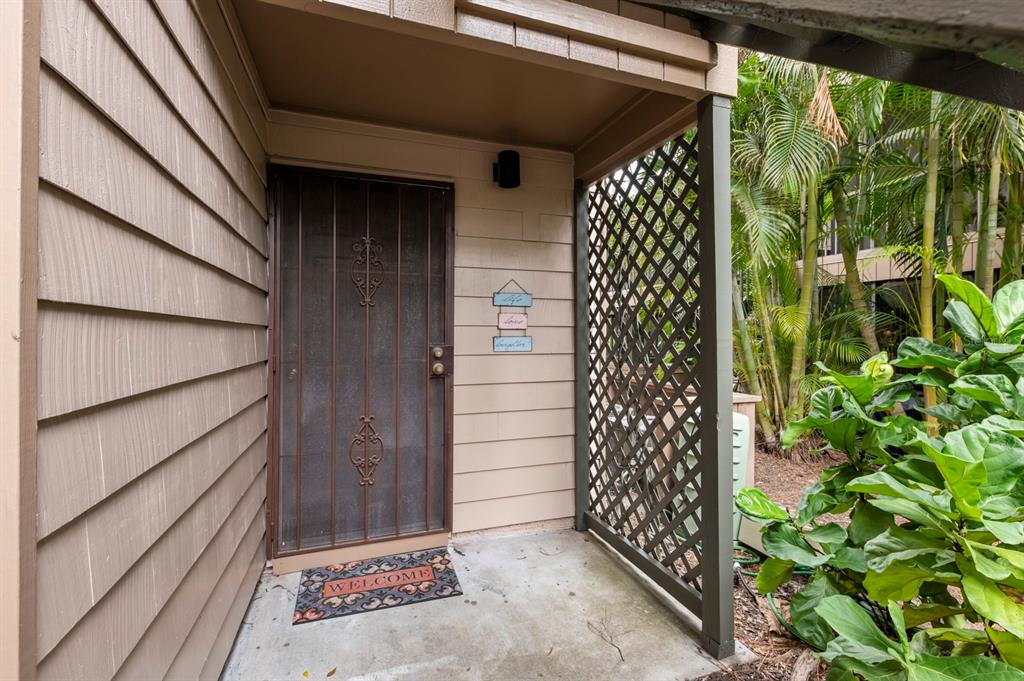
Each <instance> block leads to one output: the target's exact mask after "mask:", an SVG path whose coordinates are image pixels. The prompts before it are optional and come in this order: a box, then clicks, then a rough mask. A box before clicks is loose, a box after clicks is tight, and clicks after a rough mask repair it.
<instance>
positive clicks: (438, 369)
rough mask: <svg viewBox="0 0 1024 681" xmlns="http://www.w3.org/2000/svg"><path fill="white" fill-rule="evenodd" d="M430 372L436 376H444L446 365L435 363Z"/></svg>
mask: <svg viewBox="0 0 1024 681" xmlns="http://www.w3.org/2000/svg"><path fill="white" fill-rule="evenodd" d="M430 372H431V373H432V374H434V375H435V376H444V365H443V364H441V363H440V362H434V365H433V366H432V367H430Z"/></svg>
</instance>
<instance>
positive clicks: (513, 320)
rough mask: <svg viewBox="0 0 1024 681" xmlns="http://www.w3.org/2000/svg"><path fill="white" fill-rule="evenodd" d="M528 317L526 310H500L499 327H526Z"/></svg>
mask: <svg viewBox="0 0 1024 681" xmlns="http://www.w3.org/2000/svg"><path fill="white" fill-rule="evenodd" d="M526 326H527V317H526V313H525V312H499V313H498V328H499V329H525V328H526Z"/></svg>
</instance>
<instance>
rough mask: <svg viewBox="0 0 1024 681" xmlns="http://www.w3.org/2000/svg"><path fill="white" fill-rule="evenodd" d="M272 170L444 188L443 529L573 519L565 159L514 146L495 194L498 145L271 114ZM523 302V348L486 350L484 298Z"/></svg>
mask: <svg viewBox="0 0 1024 681" xmlns="http://www.w3.org/2000/svg"><path fill="white" fill-rule="evenodd" d="M270 120H271V124H270V147H271V154H272V156H273V157H274V159H275V160H278V161H280V162H282V163H300V164H311V165H323V166H326V167H336V168H342V169H347V170H353V171H359V172H371V173H381V174H387V175H397V176H406V177H421V178H426V179H437V180H446V181H452V182H454V183H455V233H456V238H455V365H454V372H455V374H454V376H455V400H454V410H455V419H454V421H455V423H454V460H455V465H454V487H453V496H454V504H455V509H454V511H455V514H454V519H453V520H454V530H455V531H456V532H460V531H465V530H475V529H481V528H491V527H500V526H503V525H513V524H517V523H526V522H534V521H540V520H550V519H555V518H565V517H568V516H571V515H572V513H573V493H572V489H573V474H572V460H573V410H572V406H573V277H572V268H573V255H572V245H571V244H572V218H571V216H572V209H573V206H572V178H573V172H572V171H573V168H572V156H571V154H568V153H564V152H559V151H550V150H546V149H534V148H519V151H520V154H521V156H522V180H523V184H522V186H521V187H519V188H518V189H513V190H507V189H499V188H498V187H497V185H495V184H494V183H493V181H492V180H491V164H492V163H493V162H494V160H495V156H496V154H497V152H498V151H499V150H500V149H503V148H505V147H504V146H503V145H499V144H493V143H490V142H482V141H476V140H471V139H466V138H461V137H451V136H446V135H435V134H429V133H423V132H417V131H411V130H402V129H398V128H391V127H385V126H379V125H370V124H365V123H358V122H353V121H345V120H340V119H336V118H330V117H324V116H310V115H304V114H297V113H292V112H284V111H272V112H271V115H270ZM510 279H515V280H516V281H517V282H518V283H519V284H521V285H522V286H523V287H524V288H525V289H526V290H527V291H530V292H531V293H533V295H534V301H535V302H534V306H533V307H532V308H530V310H529V315H530V317H529V321H530V330H529V333H530V334H531V335H532V336H533V337H534V351H533V352H532V353H529V354H495V353H493V352H492V351H491V338H492V336H494V335H496V334H497V312H498V310H497V308H495V307H494V306H493V305H492V304H491V294H492V293H493V292H494V291H497V290H498V289H500V288H501V287H502V286H503V285H504V284H505V283H506V282H508V281H509V280H510Z"/></svg>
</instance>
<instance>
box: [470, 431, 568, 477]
mask: <svg viewBox="0 0 1024 681" xmlns="http://www.w3.org/2000/svg"><path fill="white" fill-rule="evenodd" d="M574 441H575V439H574V438H573V437H572V436H571V435H569V436H560V437H541V438H533V439H529V440H502V441H499V442H471V443H467V444H461V445H455V452H454V457H455V465H454V471H455V473H456V474H459V473H471V472H474V471H493V470H500V469H505V468H517V467H519V466H542V465H544V464H553V463H572V462H573V460H574V457H575V450H574V449H573V442H574ZM460 480H462V482H463V484H465V483H466V482H471V480H464V479H462V478H460Z"/></svg>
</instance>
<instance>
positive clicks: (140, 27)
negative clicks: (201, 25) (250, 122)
mask: <svg viewBox="0 0 1024 681" xmlns="http://www.w3.org/2000/svg"><path fill="white" fill-rule="evenodd" d="M96 5H97V8H98V9H99V10H100V12H101V13H102V14H103V15H104V17H106V19H107V21H109V22H110V24H111V25H112V26H113V27H114V30H116V31H117V33H118V35H120V36H121V38H122V39H123V40H124V42H125V44H127V45H128V48H129V49H130V50H131V51H132V54H134V55H135V57H136V58H137V59H138V60H139V61H140V62H141V63H142V64H143V66H145V67H146V70H147V71H148V72H149V73H150V75H151V76H152V77H153V80H155V81H156V82H157V83H158V84H159V86H160V88H161V89H162V90H164V92H166V93H167V97H168V99H170V100H171V101H172V102H173V103H174V106H175V108H176V109H177V110H178V111H179V112H181V114H182V117H183V118H185V120H188V121H190V122H192V124H193V125H195V126H197V127H199V126H201V129H200V130H199V132H200V136H201V137H202V138H203V139H204V140H207V143H208V144H210V148H211V149H213V151H214V153H215V154H217V156H218V157H220V158H223V156H222V154H223V153H224V152H225V151H229V152H230V151H232V147H233V146H237V147H240V148H241V149H242V150H243V152H244V154H245V156H246V157H247V158H248V162H249V163H250V164H251V165H252V167H253V168H254V169H255V170H256V172H258V173H260V174H261V175H262V176H263V179H264V180H265V179H266V177H265V175H264V173H265V172H266V171H265V166H264V161H265V158H266V156H265V151H264V148H263V145H262V144H261V142H260V140H259V137H258V136H257V134H256V132H255V130H254V129H253V128H252V127H251V126H239V127H238V129H237V130H235V129H233V127H232V126H231V123H232V121H230V120H225V119H224V117H223V115H222V114H221V112H220V110H219V108H218V107H217V104H216V102H214V100H213V99H212V98H211V97H210V94H209V92H208V91H207V90H206V87H205V85H204V84H203V82H202V81H201V80H200V79H199V77H198V76H197V75H196V74H195V72H194V71H193V70H192V67H191V65H190V64H189V62H188V60H187V59H186V58H185V56H184V55H183V54H182V53H181V50H180V49H179V48H178V45H177V44H175V42H174V40H173V39H172V37H171V36H170V35H169V34H168V32H167V29H166V27H165V26H164V24H163V22H162V21H161V18H160V17H159V15H158V14H157V12H156V10H155V9H154V8H153V7H152V6H151V5H150V3H149V2H121V1H119V0H96Z"/></svg>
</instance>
